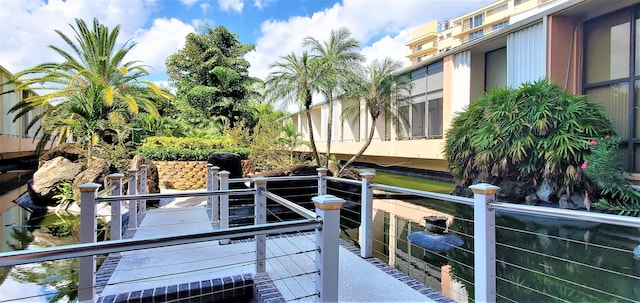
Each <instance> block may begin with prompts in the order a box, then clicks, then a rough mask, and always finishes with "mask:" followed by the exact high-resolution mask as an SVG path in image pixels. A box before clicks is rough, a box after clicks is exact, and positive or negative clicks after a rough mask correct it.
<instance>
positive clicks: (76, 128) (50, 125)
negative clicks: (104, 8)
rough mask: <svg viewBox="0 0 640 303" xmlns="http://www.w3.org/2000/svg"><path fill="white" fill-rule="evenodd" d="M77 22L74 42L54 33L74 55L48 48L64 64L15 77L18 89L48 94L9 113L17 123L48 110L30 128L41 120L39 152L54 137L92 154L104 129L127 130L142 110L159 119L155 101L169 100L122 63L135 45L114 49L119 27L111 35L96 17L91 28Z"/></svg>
mask: <svg viewBox="0 0 640 303" xmlns="http://www.w3.org/2000/svg"><path fill="white" fill-rule="evenodd" d="M75 21H76V25H75V27H74V26H73V25H70V27H71V28H72V29H73V31H74V33H75V37H74V38H75V42H74V40H72V39H70V38H69V37H68V36H67V35H65V34H63V33H62V32H61V31H59V30H56V31H55V32H56V33H57V34H58V35H59V36H60V37H61V38H62V39H63V40H64V42H65V43H66V46H67V47H68V48H70V49H71V51H72V52H67V51H64V50H63V49H62V48H60V47H57V46H53V45H49V48H51V49H53V50H54V51H55V52H56V53H58V54H59V55H60V56H62V58H64V61H63V62H61V63H42V64H40V65H37V66H35V67H32V68H29V69H26V70H24V71H21V72H18V73H16V75H15V77H14V79H13V80H14V81H15V82H16V83H17V87H16V90H17V91H19V90H29V89H32V90H45V91H48V92H47V93H45V94H42V95H36V96H32V97H29V98H26V99H24V100H22V101H21V102H19V103H18V104H16V105H15V106H14V107H12V108H11V109H10V110H9V113H15V114H16V116H15V118H14V121H15V120H17V119H18V118H20V117H21V116H24V115H26V114H27V113H29V112H31V111H32V110H34V109H36V108H38V109H44V110H43V111H42V112H41V113H39V114H36V116H35V117H34V119H33V120H32V121H31V123H30V124H29V125H28V128H29V129H30V128H32V127H34V126H35V125H36V124H37V123H36V122H38V121H40V122H41V126H40V127H39V128H38V130H37V134H42V137H41V139H40V141H39V143H38V152H41V151H42V149H43V148H44V147H45V145H46V144H47V142H49V140H51V139H57V141H58V143H61V142H64V141H66V140H67V139H68V138H70V137H71V136H74V137H77V138H79V139H80V142H81V143H85V145H86V147H87V150H88V152H89V153H90V154H91V151H92V146H93V145H94V144H96V143H97V142H98V141H99V139H100V134H101V133H102V132H103V131H105V130H106V129H112V130H115V131H116V132H118V133H121V132H123V131H125V130H126V129H127V128H126V124H127V123H128V121H130V120H131V118H132V117H133V116H134V115H137V114H138V113H140V112H146V113H149V114H152V115H154V116H159V115H158V111H157V109H156V107H155V105H154V102H153V99H152V98H157V97H158V96H160V97H161V98H171V95H170V94H168V93H165V92H163V91H161V90H160V89H159V88H158V87H157V86H156V85H155V84H153V83H151V82H148V81H143V80H141V77H143V76H145V75H147V74H148V72H147V70H146V69H145V67H144V66H143V65H141V64H140V63H139V62H137V61H129V62H126V61H124V59H125V57H126V55H127V54H128V53H129V51H130V50H131V49H132V48H133V47H134V46H135V43H133V42H131V40H129V41H127V42H126V43H124V44H123V45H122V46H120V47H119V48H118V47H116V41H117V38H118V34H119V33H120V26H116V27H114V28H113V29H112V30H111V31H110V30H109V28H108V27H107V26H105V25H103V24H100V22H99V21H98V20H97V19H93V26H92V27H91V28H89V27H88V26H87V24H86V23H85V22H84V21H83V20H81V19H76V20H75ZM142 88H143V89H142ZM90 159H91V157H89V160H90Z"/></svg>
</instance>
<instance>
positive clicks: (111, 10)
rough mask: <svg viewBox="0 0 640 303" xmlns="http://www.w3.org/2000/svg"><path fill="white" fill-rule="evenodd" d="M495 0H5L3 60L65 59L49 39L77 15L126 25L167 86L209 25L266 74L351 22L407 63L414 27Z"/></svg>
mask: <svg viewBox="0 0 640 303" xmlns="http://www.w3.org/2000/svg"><path fill="white" fill-rule="evenodd" d="M490 2H493V1H490V0H341V1H325V0H166V1H163V0H64V1H63V0H48V1H45V0H0V7H2V8H3V9H2V10H0V65H2V66H4V67H5V68H7V69H8V70H9V71H11V72H14V73H15V72H17V71H20V70H22V69H25V68H28V67H31V66H34V65H36V64H39V63H43V62H59V61H60V60H61V59H60V58H59V57H57V56H56V54H55V53H54V52H53V51H52V50H50V49H48V48H47V45H49V44H53V45H63V43H62V40H61V39H60V38H59V37H58V36H57V35H56V34H55V32H54V30H55V29H58V30H61V31H63V32H64V33H66V34H67V35H72V32H71V30H70V28H69V25H68V24H70V23H73V20H74V18H82V19H85V20H87V21H89V20H91V19H92V18H94V17H95V18H98V20H100V21H101V22H102V23H104V24H106V25H108V26H109V27H114V26H116V25H120V27H121V30H120V42H122V43H123V42H124V41H126V40H127V39H130V38H131V39H133V40H134V41H135V42H136V43H137V46H136V47H135V48H134V49H133V50H132V51H131V53H130V56H129V58H128V59H129V60H140V61H142V62H143V63H145V64H146V65H148V66H150V67H151V68H152V69H151V70H150V72H151V75H150V76H149V80H152V81H156V82H158V83H161V84H163V85H166V81H167V76H166V74H165V66H164V62H165V60H166V58H167V57H168V56H169V55H171V54H172V53H174V52H175V51H177V50H178V49H180V48H182V47H183V46H184V37H185V36H186V35H187V34H188V33H190V32H194V31H196V30H197V29H198V28H200V27H202V26H206V25H208V26H218V25H222V26H225V27H227V28H228V29H229V30H230V31H231V32H234V33H237V34H238V36H239V37H238V38H239V40H240V41H242V42H244V43H253V44H254V45H255V46H256V50H255V51H253V52H251V53H249V54H247V56H246V57H245V58H246V59H247V60H248V61H249V62H250V63H251V68H250V73H251V75H252V76H255V77H259V78H265V77H266V76H267V75H268V74H269V65H270V64H272V63H274V62H275V61H277V60H278V59H279V58H280V57H281V56H284V55H286V54H288V53H291V52H296V53H299V52H301V51H302V46H301V42H302V39H303V38H305V37H307V36H312V37H315V38H316V39H318V40H321V41H322V40H325V39H326V37H327V36H328V34H329V32H330V31H331V29H334V28H338V27H347V28H349V29H350V30H351V32H352V34H353V36H354V37H355V38H356V39H358V40H359V41H361V44H362V48H361V52H362V53H363V54H364V55H365V56H366V57H367V59H368V60H369V61H371V60H373V59H376V58H380V59H381V58H384V57H391V58H393V59H396V60H399V61H404V62H406V58H405V57H404V56H405V55H406V52H407V48H406V46H404V44H405V43H406V42H407V41H408V40H409V38H410V29H411V28H412V27H415V26H417V25H420V24H423V23H426V22H428V21H430V20H433V19H438V20H440V21H444V20H447V19H449V18H453V17H456V16H459V15H462V14H464V13H467V12H469V11H471V10H473V9H475V8H478V7H480V6H483V5H485V4H487V3H490Z"/></svg>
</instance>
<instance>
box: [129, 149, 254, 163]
mask: <svg viewBox="0 0 640 303" xmlns="http://www.w3.org/2000/svg"><path fill="white" fill-rule="evenodd" d="M222 152H227V153H236V154H239V155H240V157H241V158H242V159H247V157H248V155H249V149H248V148H242V147H235V148H233V147H232V148H219V149H216V148H201V149H187V148H166V147H146V146H141V147H138V153H139V154H141V155H143V156H144V157H145V158H147V159H149V160H155V161H207V160H208V159H209V156H211V154H213V153H222Z"/></svg>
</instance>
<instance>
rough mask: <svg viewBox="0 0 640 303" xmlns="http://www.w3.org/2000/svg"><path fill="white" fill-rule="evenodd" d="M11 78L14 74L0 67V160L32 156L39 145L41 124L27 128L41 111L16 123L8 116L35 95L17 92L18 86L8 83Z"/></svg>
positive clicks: (33, 112)
mask: <svg viewBox="0 0 640 303" xmlns="http://www.w3.org/2000/svg"><path fill="white" fill-rule="evenodd" d="M11 77H13V74H11V73H10V72H9V71H7V70H6V69H5V68H4V67H2V66H1V65H0V110H1V111H2V115H0V160H6V159H12V158H20V157H27V156H32V155H34V153H35V150H36V145H37V143H38V142H37V140H34V135H35V132H36V130H37V129H38V127H39V123H40V122H36V125H34V126H33V127H32V128H31V129H30V130H28V129H27V126H28V125H29V123H31V121H32V120H33V117H35V116H36V115H38V113H39V112H40V110H38V109H36V110H33V111H31V112H29V113H27V114H26V115H24V116H22V117H20V119H18V120H17V121H16V122H14V121H13V118H14V115H9V114H8V111H9V109H10V108H11V107H13V106H14V105H16V104H17V103H18V102H20V101H22V100H24V99H26V98H28V97H30V96H33V95H34V94H35V92H33V91H19V92H15V91H14V89H15V87H16V85H15V84H14V83H8V81H9V80H10V79H11Z"/></svg>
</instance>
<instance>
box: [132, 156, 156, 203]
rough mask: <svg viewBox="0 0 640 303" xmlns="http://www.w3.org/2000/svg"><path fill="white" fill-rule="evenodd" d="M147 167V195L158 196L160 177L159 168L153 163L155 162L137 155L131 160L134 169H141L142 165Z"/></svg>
mask: <svg viewBox="0 0 640 303" xmlns="http://www.w3.org/2000/svg"><path fill="white" fill-rule="evenodd" d="M142 164H146V165H147V193H148V194H157V193H159V192H160V175H159V174H158V167H156V165H155V164H154V163H153V161H151V160H149V159H147V158H145V157H143V156H141V155H136V156H135V157H133V159H132V160H131V166H130V167H132V168H137V169H140V165H142Z"/></svg>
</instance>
